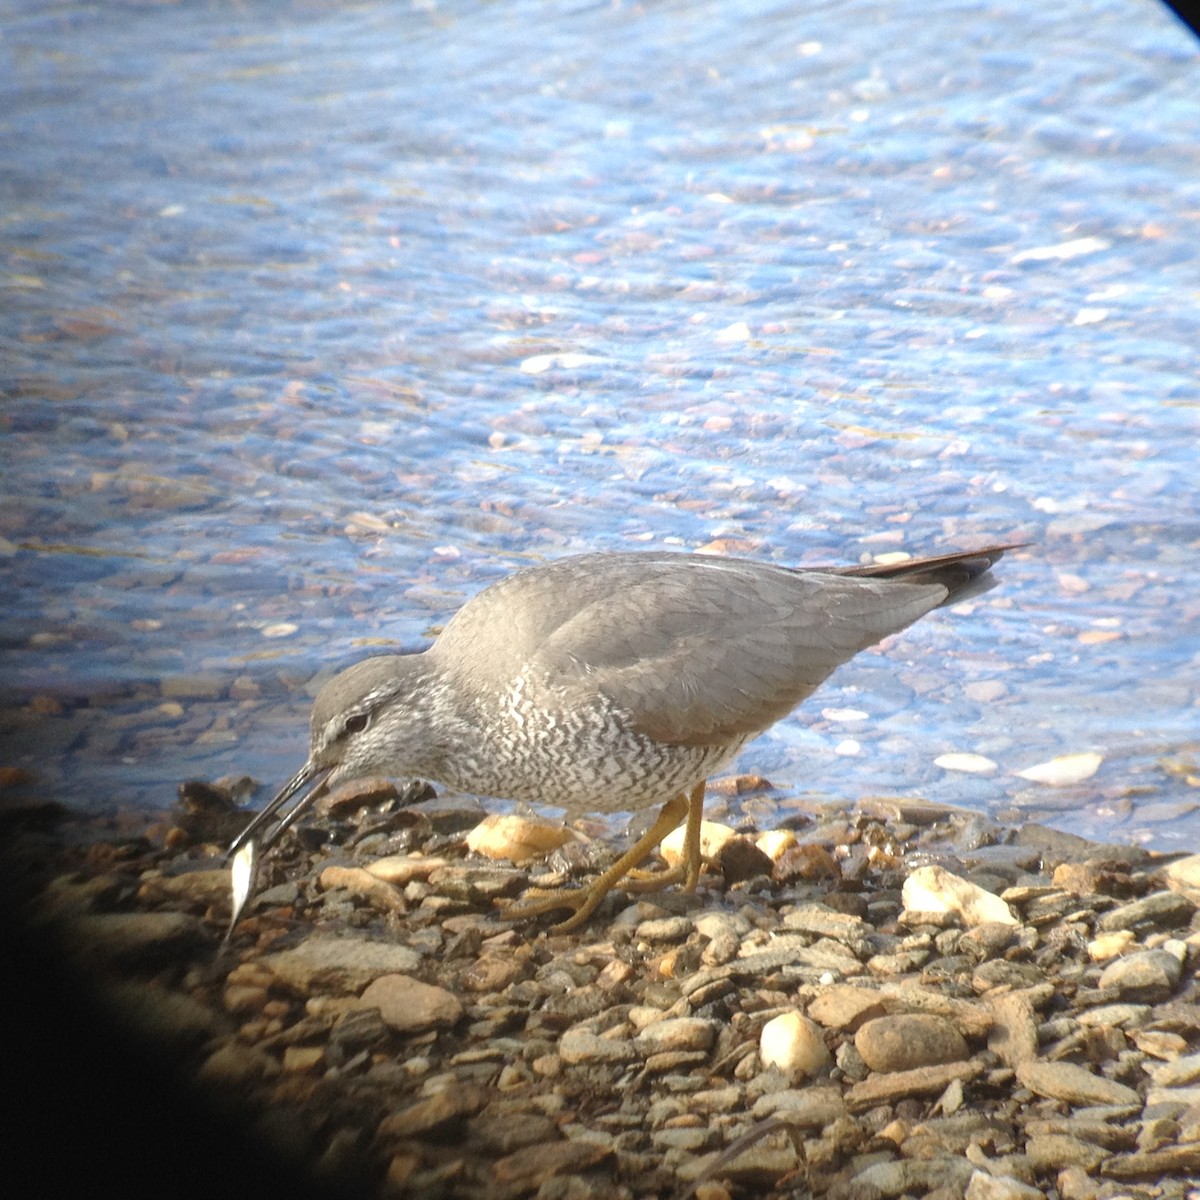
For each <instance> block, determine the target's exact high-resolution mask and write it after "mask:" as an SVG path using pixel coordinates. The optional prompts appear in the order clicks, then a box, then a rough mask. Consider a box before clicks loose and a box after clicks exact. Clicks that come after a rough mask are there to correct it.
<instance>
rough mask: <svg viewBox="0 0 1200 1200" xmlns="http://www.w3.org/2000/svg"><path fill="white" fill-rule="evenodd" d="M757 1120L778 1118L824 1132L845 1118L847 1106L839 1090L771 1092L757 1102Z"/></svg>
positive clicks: (755, 1110) (755, 1112)
mask: <svg viewBox="0 0 1200 1200" xmlns="http://www.w3.org/2000/svg"><path fill="white" fill-rule="evenodd" d="M752 1113H753V1116H754V1118H755V1120H759V1121H762V1120H765V1119H766V1118H767V1117H778V1118H779V1119H780V1120H781V1121H786V1122H787V1123H788V1124H789V1125H796V1126H799V1127H801V1128H804V1129H825V1128H827V1127H828V1126H829V1125H832V1124H833V1122H834V1121H836V1120H838V1119H840V1118H841V1117H844V1116H845V1115H846V1102H845V1101H844V1100H843V1099H842V1092H841V1089H840V1088H836V1087H807V1088H804V1089H803V1090H800V1089H791V1088H789V1089H788V1090H787V1091H784V1092H769V1093H768V1094H767V1095H765V1096H760V1097H759V1098H758V1099H757V1100H756V1101H755V1102H754V1108H753V1109H752Z"/></svg>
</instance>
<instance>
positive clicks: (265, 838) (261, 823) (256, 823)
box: [227, 760, 329, 858]
mask: <svg viewBox="0 0 1200 1200" xmlns="http://www.w3.org/2000/svg"><path fill="white" fill-rule="evenodd" d="M328 773H329V768H328V767H319V766H317V765H316V763H314V762H312V761H311V760H310V761H309V762H306V763H305V764H304V766H302V767H301V768H300V770H299V771H297V772H296V774H295V775H293V776H292V777H291V779H289V780H288V781H287V783H286V784H284V786H283V788H282V790H281V791H280V793H279V795H277V796H276V797H275V799H274V800H272V801H271V802H270V804H268V805H267V806H266V808H264V809H263V810H262V812H260V813H258V814H257V815H256V816H255V817H254V819H253V820H252V821H251V822H250V824H249V825H247V826H246V828H245V829H243V830H242V832H241V833H239V834H238V835H237V837H235V838H234V839H233V841H232V842H231V843H230V844H229V850H228V851H227V854H228V855H229V857H230V858H232V857H233V856H234V855H235V854H237V852H238V851H239V850H240V849H241V848H242V847H243V846H244V845H246V843H247V842H249V841H254V842H256V844H257V847H258V849H259V850H267V849H269V848H270V847H271V846H273V845H275V843H276V842H277V841H279V839H280V838H281V837H282V836H283V834H284V832H285V831H286V830H287V829H288V828H289V827H290V826H291V824H292V822H293V821H295V820H296V818H297V817H298V816H300V814H301V813H303V812H304V811H305V810H306V809H307V808H308V807H309V806H310V805H311V804H312V803H313V802H314V801H315V800H318V799H319V798H320V797H321V796H322V795H324V793H325V786H324V783H325V776H326V775H327V774H328ZM314 779H315V780H317V781H318V782H317V785H316V787H314V788H313V789H312V791H311V792H309V793H308V795H307V796H302V797H301V798H300V800H298V801H297V802H296V805H295V807H294V808H292V810H291V811H290V812H288V813H285V814H284V815H283V816H282V817H280V819H279V820H278V821H277V822H276V823H275V826H274V827H273V828H271V829H268V830H267V831H266V832H265V833H264V834H263V835H262V836H261V837H256V835H257V834H258V832H259V830H260V829H263V828H265V827H266V826H267V825H268V824H269V822H270V821H271V820H272V819H273V818H274V816H275V814H276V813H277V812H278V811H279V810H280V809H281V808H282V807H283V806H284V805H285V804H286V803H287V802H288V801H289V800H290V799H291V798H292V797H293V796H294V795H295V794H296V793H297V792H298V791H300V790H301V789H302V788H305V787H307V786H308V785H309V784H310V783H311V782H312V781H313V780H314Z"/></svg>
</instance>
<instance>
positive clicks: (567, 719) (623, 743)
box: [441, 675, 747, 813]
mask: <svg viewBox="0 0 1200 1200" xmlns="http://www.w3.org/2000/svg"><path fill="white" fill-rule="evenodd" d="M550 690H551V691H553V690H554V689H550ZM545 692H546V689H545V687H544V686H542V687H539V686H537V685H536V684H531V683H530V681H529V680H528V679H527V678H526V677H525V676H524V675H520V676H518V677H517V679H516V680H515V681H514V682H513V685H512V687H511V688H510V689H509V690H508V691H507V692H505V693H503V694H501V695H498V696H495V697H493V698H491V701H490V702H488V701H485V700H484V699H483V698H482V697H480V701H481V703H480V704H479V706H478V708H477V714H478V716H477V720H476V721H472V722H470V724H471V725H472V726H473V730H472V732H471V733H470V734H468V735H467V736H466V737H464V738H463V739H462V740H461V741H460V743H459V752H458V753H457V754H455V755H454V756H453V757H452V759H451V760H450V761H447V763H446V766H445V773H446V775H447V776H448V777H446V778H443V779H442V780H441V782H442V783H444V784H446V785H447V786H449V787H453V788H456V789H458V790H461V791H469V792H474V793H476V794H479V795H485V796H496V797H501V798H504V799H508V800H523V801H527V802H529V803H532V804H544V805H547V806H550V807H554V808H565V809H567V810H568V811H571V812H580V813H582V812H628V811H633V810H636V809H639V808H643V807H648V806H651V805H658V804H665V803H666V802H667V801H668V800H670V799H671V798H672V797H673V796H676V795H678V794H679V793H680V792H685V791H688V790H689V789H690V788H692V787H693V786H694V785H695V784H696V783H698V782H700V780H702V779H706V778H707V777H708V776H709V775H711V774H712V773H713V772H715V771H717V770H719V769H720V768H721V767H722V766H724V765H725V764H726V763H728V762H729V761H730V760H731V759H732V758H733V757H734V756H735V755H736V754H737V752H738V751H739V750H740V749H741V748H742V746H743V745H744V743H745V742H746V740H747V739H746V738H744V737H739V738H737V739H736V740H734V741H732V742H726V743H724V744H720V745H707V746H687V745H670V744H666V743H662V742H659V741H655V740H654V739H652V738H650V737H648V736H646V735H645V734H642V733H639V732H637V730H636V729H634V728H633V727H632V724H631V721H630V718H629V714H627V713H623V712H621V711H620V710H619V709H617V708H616V707H615V706H614V705H613V704H612V702H611V701H610V700H608V699H607V698H606V697H605V696H604V695H603V694H600V693H592V695H591V696H590V697H588V698H587V700H585V701H583V702H581V700H582V698H581V697H580V695H579V693H578V691H575V692H574V694H573V695H571V696H570V697H564V696H561V695H558V696H553V695H551V696H548V695H546V694H545Z"/></svg>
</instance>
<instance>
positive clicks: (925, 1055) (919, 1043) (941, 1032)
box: [854, 1013, 969, 1071]
mask: <svg viewBox="0 0 1200 1200" xmlns="http://www.w3.org/2000/svg"><path fill="white" fill-rule="evenodd" d="M854 1048H855V1049H856V1050H857V1051H858V1053H859V1056H860V1057H861V1058H862V1060H863V1062H864V1063H866V1065H867V1066H868V1067H869V1068H870V1069H871V1070H872V1071H909V1070H912V1069H913V1068H914V1067H927V1066H935V1065H937V1064H939V1063H949V1062H961V1061H962V1060H963V1059H964V1058H966V1057H967V1055H968V1053H969V1051H968V1049H967V1043H966V1041H965V1040H964V1039H963V1036H962V1034H961V1033H959V1032H958V1030H957V1029H955V1028H954V1026H953V1025H951V1024H950V1022H949V1021H947V1020H946V1018H945V1017H939V1016H935V1015H934V1014H932V1013H909V1014H903V1015H900V1016H889V1017H877V1018H876V1019H875V1020H873V1021H867V1022H866V1024H864V1025H863V1026H862V1027H861V1028H860V1029H859V1030H858V1032H857V1033H856V1034H855V1035H854Z"/></svg>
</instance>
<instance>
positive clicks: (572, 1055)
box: [558, 1027, 638, 1064]
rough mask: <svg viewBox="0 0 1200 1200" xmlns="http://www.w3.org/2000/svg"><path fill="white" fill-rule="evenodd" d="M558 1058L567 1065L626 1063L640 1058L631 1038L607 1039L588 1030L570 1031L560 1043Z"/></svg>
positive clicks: (576, 1029)
mask: <svg viewBox="0 0 1200 1200" xmlns="http://www.w3.org/2000/svg"><path fill="white" fill-rule="evenodd" d="M558 1056H559V1057H560V1058H561V1059H562V1061H563V1062H565V1063H575V1064H578V1063H624V1062H632V1061H633V1060H634V1059H635V1058H637V1057H638V1052H637V1048H636V1047H635V1046H634V1044H633V1042H632V1041H631V1040H630V1039H629V1038H606V1037H601V1036H600V1035H599V1034H598V1033H593V1032H591V1030H588V1029H580V1028H578V1027H576V1028H573V1029H568V1030H567V1031H566V1033H564V1034H563V1035H562V1037H561V1038H560V1039H559V1042H558Z"/></svg>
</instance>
